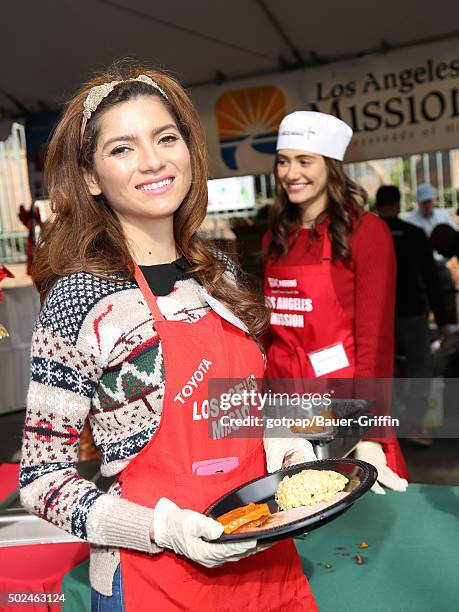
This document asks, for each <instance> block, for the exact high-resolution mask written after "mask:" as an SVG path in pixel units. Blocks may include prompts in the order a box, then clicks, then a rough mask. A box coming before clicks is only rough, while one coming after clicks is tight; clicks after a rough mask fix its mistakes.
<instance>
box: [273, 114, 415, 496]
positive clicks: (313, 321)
mask: <svg viewBox="0 0 459 612" xmlns="http://www.w3.org/2000/svg"><path fill="white" fill-rule="evenodd" d="M351 138H352V130H351V128H350V127H349V126H348V125H347V124H346V123H344V122H343V121H341V120H340V119H338V118H336V117H334V116H332V115H327V114H324V113H318V112H313V111H297V112H294V113H291V114H289V115H287V116H286V117H285V118H284V119H283V120H282V122H281V124H280V127H279V134H278V141H277V156H276V162H275V176H276V185H277V187H276V200H275V205H274V210H273V216H272V220H271V228H270V231H269V232H268V233H267V234H266V235H265V237H264V241H263V246H264V248H265V250H266V258H265V283H264V291H265V295H266V296H267V298H268V301H269V303H270V305H271V308H272V313H271V326H270V334H269V336H268V337H267V339H266V345H267V346H268V365H267V372H266V376H267V378H272V379H275V378H282V379H284V378H290V379H312V378H317V377H324V378H327V377H330V378H390V377H391V376H392V360H393V321H394V296H395V257H394V253H393V245H392V238H391V236H390V234H389V232H388V230H387V228H386V226H385V224H384V223H383V222H382V221H381V220H380V219H378V218H377V217H376V216H374V215H373V214H370V213H366V212H364V211H363V209H362V204H363V201H364V196H365V194H364V192H363V190H362V189H360V188H359V187H358V185H356V184H355V183H354V182H353V181H351V180H350V179H349V178H348V177H347V176H346V174H345V173H344V168H343V163H342V160H343V158H344V154H345V152H346V149H347V146H348V145H349V142H350V140H351ZM291 298H293V299H291ZM356 456H357V457H358V458H360V459H364V460H367V461H369V462H370V463H373V464H374V465H375V466H376V467H377V469H378V473H379V476H378V481H379V483H380V484H383V485H385V486H387V487H389V488H391V489H394V490H397V491H404V490H405V489H406V486H407V480H406V479H405V478H407V477H408V473H407V470H406V466H405V462H404V460H403V456H402V454H401V451H400V447H399V445H398V442H397V440H396V439H395V438H394V437H387V436H384V435H382V436H381V437H378V438H371V439H367V440H365V441H364V442H361V443H360V444H359V445H358V447H357V449H356ZM380 484H378V483H376V484H375V487H374V490H375V491H376V492H378V493H384V489H383V488H382V487H381V486H380Z"/></svg>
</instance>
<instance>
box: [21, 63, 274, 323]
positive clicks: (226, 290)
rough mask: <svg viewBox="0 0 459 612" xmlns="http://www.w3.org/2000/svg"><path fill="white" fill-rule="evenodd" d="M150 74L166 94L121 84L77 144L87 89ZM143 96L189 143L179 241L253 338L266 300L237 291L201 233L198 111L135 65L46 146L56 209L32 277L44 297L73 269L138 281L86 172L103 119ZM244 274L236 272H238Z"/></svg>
mask: <svg viewBox="0 0 459 612" xmlns="http://www.w3.org/2000/svg"><path fill="white" fill-rule="evenodd" d="M139 74H144V75H146V76H149V77H150V78H151V79H152V80H153V81H155V82H156V83H157V84H158V85H159V87H161V89H162V90H163V91H164V92H165V93H166V95H167V98H168V99H167V100H166V99H165V98H164V97H163V96H162V95H161V94H160V93H159V92H158V91H157V90H156V89H154V88H153V87H151V86H150V85H148V84H145V83H143V82H139V81H129V82H125V83H120V84H119V85H117V86H116V87H115V89H114V90H113V91H112V92H111V93H110V94H109V95H108V96H107V97H105V98H104V99H103V100H102V102H101V103H100V105H99V106H98V108H97V110H96V111H95V112H94V113H93V115H92V116H91V118H90V119H89V121H88V123H87V125H86V129H85V133H84V136H83V140H82V142H81V146H80V130H81V123H82V111H83V103H84V101H85V99H86V96H87V95H88V92H89V90H90V89H91V88H92V87H94V86H96V85H101V84H103V83H107V82H111V81H126V79H131V78H135V77H137V76H138V75H139ZM138 96H156V97H158V98H159V99H160V100H161V102H162V103H163V104H164V105H165V107H166V108H167V110H168V111H169V112H170V114H171V115H172V117H174V119H175V121H176V123H177V127H178V128H179V131H180V133H181V135H182V137H183V138H184V140H185V142H186V143H187V146H188V149H189V152H190V160H191V171H192V182H191V187H190V190H189V192H188V194H187V195H186V197H185V199H184V200H183V202H182V204H181V205H180V207H179V208H178V209H177V211H176V212H175V213H174V236H175V241H176V243H177V245H178V247H179V248H180V249H181V251H182V252H183V254H184V256H185V257H186V259H187V260H188V261H189V263H190V264H191V272H193V273H194V274H195V275H196V276H197V278H198V279H199V280H200V282H201V283H202V285H203V286H204V288H205V289H206V290H207V291H208V292H209V293H211V294H212V295H213V296H214V297H215V298H217V299H219V300H220V301H222V302H223V303H224V304H225V305H226V306H227V307H228V308H230V310H231V311H232V312H233V313H234V314H235V315H236V316H238V317H239V318H240V319H241V320H242V321H243V322H244V323H245V324H246V325H247V327H248V329H249V331H250V332H251V333H253V334H257V333H260V332H261V331H262V330H263V329H265V327H266V326H267V324H268V311H267V309H266V307H265V304H264V300H263V297H262V296H261V295H259V294H256V293H254V292H253V291H252V290H251V289H250V288H249V287H248V286H247V284H246V283H245V281H244V280H243V279H242V277H241V278H238V283H237V286H234V284H233V283H231V282H230V281H229V280H228V278H227V276H226V275H225V274H224V272H225V270H226V265H225V263H224V262H222V261H221V259H220V258H218V256H216V255H215V254H214V253H212V251H210V250H209V248H208V247H207V246H206V245H205V243H204V242H203V240H202V239H201V238H200V237H199V236H198V235H197V231H198V228H199V226H200V225H201V223H202V221H203V220H204V217H205V215H206V208H207V147H206V140H205V134H204V129H203V127H202V124H201V121H200V119H199V116H198V113H197V111H196V109H195V107H194V106H193V103H192V102H191V100H190V98H189V96H188V94H187V93H186V92H185V91H184V89H183V88H182V86H181V85H180V84H179V83H178V81H176V80H175V79H174V78H173V77H172V76H170V75H169V74H168V73H166V72H164V71H160V70H151V69H149V68H148V67H145V66H141V65H138V64H134V63H132V62H130V61H121V62H117V63H115V64H114V65H113V66H111V67H110V68H109V69H108V70H106V71H105V72H103V73H101V74H98V75H96V76H95V77H94V78H92V79H91V80H90V81H89V82H87V83H85V84H84V85H83V86H82V87H81V89H80V90H79V91H78V92H77V93H76V94H75V95H74V96H73V98H72V99H71V100H70V101H69V102H68V104H67V106H66V108H65V110H64V113H63V115H62V117H61V119H60V121H59V123H58V125H57V127H56V129H55V131H54V134H53V136H52V139H51V141H50V143H49V147H48V151H47V156H46V163H45V178H46V181H47V184H48V188H49V198H50V202H51V209H52V211H53V213H54V214H53V217H52V220H51V221H50V222H49V223H48V224H47V225H46V226H45V228H44V229H43V231H42V234H41V238H40V240H39V243H38V246H37V250H36V253H35V258H34V262H33V270H32V277H33V280H34V283H35V285H36V287H37V289H38V291H39V292H40V296H41V298H42V299H44V297H45V296H46V295H47V293H48V292H49V290H50V289H51V287H52V286H53V284H54V282H55V281H56V279H57V278H58V277H60V276H64V275H69V274H74V273H76V272H82V271H84V272H89V273H91V274H95V275H97V276H100V277H102V278H111V279H113V277H116V278H119V279H120V282H124V281H125V280H126V279H129V280H131V279H132V277H133V269H134V265H133V263H134V262H133V259H132V255H131V253H130V251H129V248H128V245H127V241H126V237H125V235H124V233H123V230H122V227H121V224H120V222H119V220H118V217H117V216H116V214H115V213H114V212H113V210H112V209H111V207H110V205H109V204H108V202H107V201H106V200H105V199H104V197H103V196H98V197H97V198H95V197H93V196H92V195H91V193H90V192H89V189H88V187H87V185H86V182H85V180H84V171H91V170H92V169H93V163H94V162H93V158H94V151H95V149H96V145H97V139H98V136H99V131H100V119H101V117H102V115H103V113H104V112H106V111H107V110H108V109H109V108H112V107H113V106H114V105H115V104H120V103H122V102H126V101H127V100H130V99H133V98H136V97H138ZM238 276H239V275H238Z"/></svg>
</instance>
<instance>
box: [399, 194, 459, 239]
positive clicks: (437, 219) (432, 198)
mask: <svg viewBox="0 0 459 612" xmlns="http://www.w3.org/2000/svg"><path fill="white" fill-rule="evenodd" d="M416 200H417V208H416V209H415V210H412V211H411V212H410V213H409V214H408V215H407V217H406V220H407V221H408V222H409V223H412V224H413V225H417V226H418V227H420V228H422V229H423V230H424V231H425V233H426V234H427V236H430V234H431V233H432V230H433V228H434V227H435V226H436V225H438V224H439V223H446V224H447V225H450V226H451V227H452V228H454V229H456V230H457V229H458V228H457V226H456V224H455V223H454V221H453V220H452V219H451V217H450V216H449V214H448V213H447V211H446V210H445V209H444V208H438V207H437V206H436V202H437V195H436V193H435V189H434V188H433V186H432V185H430V184H429V183H422V184H420V185H418V186H417V188H416Z"/></svg>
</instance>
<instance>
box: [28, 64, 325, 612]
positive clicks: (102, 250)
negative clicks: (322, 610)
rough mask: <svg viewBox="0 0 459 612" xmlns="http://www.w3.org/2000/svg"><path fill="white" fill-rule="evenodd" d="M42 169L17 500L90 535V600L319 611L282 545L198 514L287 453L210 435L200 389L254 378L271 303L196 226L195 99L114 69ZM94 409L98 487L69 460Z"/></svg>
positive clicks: (200, 156)
mask: <svg viewBox="0 0 459 612" xmlns="http://www.w3.org/2000/svg"><path fill="white" fill-rule="evenodd" d="M46 178H47V183H48V186H49V195H50V200H51V205H52V210H53V212H54V217H53V219H52V221H51V223H50V224H49V225H48V226H47V227H46V228H45V229H44V231H43V233H42V236H41V240H40V243H39V246H38V249H37V253H36V259H35V262H34V270H33V275H34V281H35V283H36V286H37V288H38V289H39V291H40V293H41V296H42V299H43V305H42V309H41V312H40V315H39V318H38V321H37V324H36V327H35V330H34V336H33V340H32V376H31V379H32V380H31V385H30V390H29V395H28V407H27V415H26V423H25V427H24V441H23V455H22V463H21V499H22V503H23V505H24V507H25V508H27V509H28V510H29V511H31V512H34V513H36V514H38V515H40V516H42V517H43V518H45V519H46V520H48V521H51V522H53V523H54V524H56V525H58V526H60V527H62V528H63V529H65V530H67V531H69V532H71V533H73V534H74V535H76V536H78V537H80V538H83V539H87V540H88V541H89V542H90V543H91V564H90V579H91V585H92V587H93V588H92V597H93V609H97V610H99V611H101V612H102V611H103V610H110V611H111V612H116V611H117V610H124V609H127V610H128V611H132V612H138V611H139V610H153V609H157V610H161V611H165V610H199V611H205V610H209V611H210V610H212V611H213V610H239V609H240V608H241V607H245V608H247V609H250V610H255V609H264V610H279V609H281V608H285V609H288V610H305V609H308V610H315V609H316V606H315V602H314V600H313V598H312V595H311V592H310V589H309V585H308V583H307V581H306V579H305V577H304V575H303V573H302V570H301V564H300V561H299V558H298V555H297V553H296V551H295V548H294V545H293V542H292V541H291V540H290V541H284V542H281V543H278V544H276V545H275V546H272V547H271V548H268V549H263V550H260V548H259V547H257V543H256V541H255V540H250V541H246V542H237V543H222V542H212V540H216V539H218V538H219V536H220V535H221V534H222V530H223V526H222V525H221V524H220V523H219V522H217V521H214V520H213V519H210V518H208V517H206V516H204V515H203V514H202V512H203V511H204V510H205V509H206V508H207V507H208V506H209V505H210V503H211V502H213V501H215V499H217V498H219V497H220V496H221V495H223V494H225V493H226V492H228V491H230V490H232V489H233V488H236V487H238V486H239V485H241V484H242V483H244V482H246V481H248V480H251V479H252V478H255V477H258V476H260V475H263V474H264V473H265V472H266V460H268V461H269V460H270V453H271V452H274V454H275V455H276V458H277V456H278V454H279V448H280V446H282V449H283V450H284V451H285V452H284V455H285V456H286V458H287V459H291V458H292V457H291V454H292V453H289V451H292V450H297V449H289V448H288V447H286V445H285V443H282V444H277V445H276V443H275V442H274V443H272V444H268V445H267V447H266V456H265V451H264V448H263V443H262V441H261V440H260V438H257V437H252V438H242V437H234V436H229V435H226V433H227V432H226V433H225V432H223V434H222V435H220V436H215V437H213V436H210V435H209V428H208V419H209V398H208V397H207V393H208V392H207V383H208V381H209V379H210V378H223V379H228V378H230V379H232V378H236V379H241V380H243V381H245V380H250V379H251V378H259V377H261V376H262V374H263V371H264V360H263V356H262V353H261V351H260V346H259V344H258V343H257V342H255V340H254V337H253V336H254V335H255V334H257V333H259V332H260V331H261V330H262V329H263V328H264V327H265V324H266V323H267V311H266V308H265V305H264V302H263V300H262V298H261V297H257V296H255V295H254V294H252V293H251V292H250V291H249V290H248V289H246V288H244V286H242V285H241V284H239V283H238V282H237V281H236V279H235V277H234V276H233V274H232V273H231V271H230V270H228V263H227V262H226V261H225V259H224V258H222V257H221V256H219V255H216V254H214V253H212V252H211V251H209V249H208V248H207V247H206V246H205V244H204V243H203V242H202V241H201V240H200V239H199V237H198V235H197V230H198V228H199V226H200V224H201V222H202V221H203V219H204V216H205V212H206V206H207V185H206V180H207V157H206V144H205V138H204V133H203V129H202V126H201V123H200V121H199V118H198V115H197V113H196V110H195V108H194V107H193V105H192V103H191V101H190V98H189V97H188V95H187V94H186V92H185V91H184V90H183V88H182V87H181V86H180V85H179V84H178V83H177V81H175V80H174V79H173V78H171V77H170V76H169V75H168V74H167V73H165V72H161V71H154V70H149V69H147V68H143V67H137V66H132V65H130V64H119V65H116V66H115V67H114V68H113V69H111V70H109V71H107V72H105V73H103V74H101V75H100V76H98V77H97V78H95V79H93V80H91V81H90V82H89V83H87V84H86V85H84V86H83V87H82V88H81V90H80V91H79V92H78V93H77V94H76V95H75V96H74V97H73V98H72V99H71V101H70V102H69V104H68V106H67V108H66V110H65V112H64V113H63V116H62V118H61V120H60V122H59V124H58V126H57V128H56V130H55V133H54V135H53V137H52V140H51V142H50V145H49V149H48V155H47V161H46ZM87 417H89V422H90V425H91V429H92V433H93V436H94V440H95V443H96V445H97V447H98V449H99V450H100V452H101V453H102V457H103V459H102V473H103V474H104V475H105V476H114V475H116V476H117V478H116V480H115V482H114V484H113V485H112V487H111V488H110V490H109V492H108V493H104V492H102V491H101V490H98V489H97V488H96V486H95V485H94V483H92V482H89V481H86V480H84V479H83V478H82V477H81V476H80V475H79V474H78V472H77V471H76V469H75V467H74V463H75V461H76V459H77V455H78V438H79V433H80V431H81V428H82V426H83V423H84V422H85V419H86V418H87ZM307 448H308V447H307V445H306V444H305V445H304V446H303V449H306V450H307ZM273 449H274V450H273ZM300 454H301V453H300ZM296 458H297V460H298V453H297V455H296ZM282 459H283V457H282V458H281V460H282ZM254 553H257V554H254Z"/></svg>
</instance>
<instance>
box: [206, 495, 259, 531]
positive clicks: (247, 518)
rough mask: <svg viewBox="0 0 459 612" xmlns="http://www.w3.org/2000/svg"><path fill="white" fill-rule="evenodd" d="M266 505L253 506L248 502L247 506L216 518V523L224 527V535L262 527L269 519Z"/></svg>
mask: <svg viewBox="0 0 459 612" xmlns="http://www.w3.org/2000/svg"><path fill="white" fill-rule="evenodd" d="M270 516H271V512H270V511H269V508H268V504H254V503H253V502H250V503H249V504H247V506H241V507H239V508H235V509H234V510H230V512H226V514H222V515H221V516H219V517H218V518H217V521H218V522H219V523H221V524H222V525H223V527H224V530H223V531H224V532H225V533H226V534H230V533H235V532H236V531H237V530H238V529H240V528H241V527H246V528H247V527H249V528H253V527H259V526H260V525H263V523H265V522H266V521H267V520H268V519H269V517H270Z"/></svg>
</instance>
